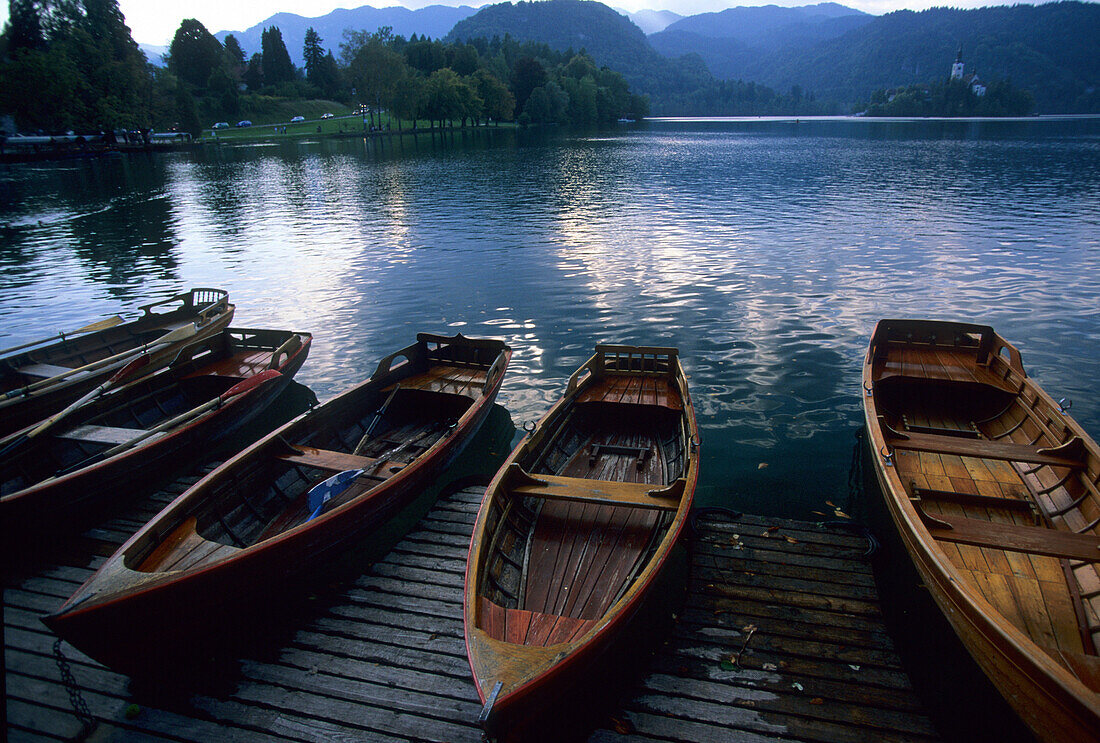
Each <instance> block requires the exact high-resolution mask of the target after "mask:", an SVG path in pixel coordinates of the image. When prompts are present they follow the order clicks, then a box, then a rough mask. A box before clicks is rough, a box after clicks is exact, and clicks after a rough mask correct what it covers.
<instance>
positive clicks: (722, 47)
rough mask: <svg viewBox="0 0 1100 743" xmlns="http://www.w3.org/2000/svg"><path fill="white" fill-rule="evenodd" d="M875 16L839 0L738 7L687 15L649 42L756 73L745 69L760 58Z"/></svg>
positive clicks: (715, 65)
mask: <svg viewBox="0 0 1100 743" xmlns="http://www.w3.org/2000/svg"><path fill="white" fill-rule="evenodd" d="M874 19H875V16H872V15H868V14H867V13H863V12H861V11H858V10H854V9H852V8H848V7H845V6H843V5H839V4H837V3H819V4H818V5H805V6H802V7H799V8H781V7H778V6H776V5H765V6H759V7H737V8H728V9H726V10H723V11H721V12H718V13H702V14H700V15H694V16H688V17H687V18H683V19H681V20H679V21H676V22H675V23H672V24H670V25H669V26H668V27H667V28H665V29H664V30H663V31H660V32H658V33H654V34H652V35H651V36H650V37H649V42H650V43H651V44H652V45H653V48H654V49H656V50H657V51H658V52H660V53H661V54H664V55H665V56H667V57H680V56H682V55H685V54H697V55H699V57H700V58H701V59H702V60H703V62H705V63H706V65H707V69H709V70H710V71H711V73H712V74H714V75H715V77H719V78H723V79H756V78H751V77H746V73H745V70H746V69H748V68H751V67H753V66H754V64H755V62H756V61H757V60H759V59H760V58H762V57H767V56H771V55H775V54H778V53H779V52H781V51H783V50H785V49H787V48H791V47H800V48H805V47H807V46H812V45H814V44H817V43H819V42H822V41H827V40H829V39H835V38H837V37H839V36H842V35H844V34H846V33H847V32H849V31H851V30H853V29H856V28H859V27H861V26H865V25H867V24H868V23H870V22H871V21H873V20H874Z"/></svg>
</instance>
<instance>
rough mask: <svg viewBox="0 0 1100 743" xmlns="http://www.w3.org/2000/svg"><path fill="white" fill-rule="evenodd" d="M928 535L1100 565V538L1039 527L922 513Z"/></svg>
mask: <svg viewBox="0 0 1100 743" xmlns="http://www.w3.org/2000/svg"><path fill="white" fill-rule="evenodd" d="M921 516H922V517H923V518H924V523H925V526H927V528H928V533H929V534H931V535H932V537H933V538H935V539H939V540H941V541H944V542H956V543H959V544H972V545H975V546H978V547H995V548H998V549H1004V550H1008V551H1010V552H1026V553H1028V554H1032V555H1049V556H1051V557H1061V558H1066V559H1069V560H1088V561H1090V562H1100V537H1098V536H1096V535H1095V534H1076V533H1074V532H1069V531H1059V530H1058V529H1048V528H1046V527H1042V526H1019V525H1017V524H1003V523H999V522H993V521H986V520H984V519H969V518H963V517H959V516H944V515H942V514H938V513H937V514H935V515H934V516H933V515H929V514H927V513H924V512H923V511H921Z"/></svg>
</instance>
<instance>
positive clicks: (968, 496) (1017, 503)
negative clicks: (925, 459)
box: [911, 487, 1038, 517]
mask: <svg viewBox="0 0 1100 743" xmlns="http://www.w3.org/2000/svg"><path fill="white" fill-rule="evenodd" d="M911 492H912V495H913V498H914V499H916V500H929V501H947V502H948V503H958V504H960V505H964V506H978V507H981V508H1005V509H1009V510H1013V511H1027V512H1029V513H1031V514H1034V515H1035V516H1036V517H1038V508H1036V506H1035V504H1034V503H1032V502H1031V501H1030V500H1028V499H1027V498H1009V497H999V496H993V495H978V494H975V493H956V492H954V491H949V490H932V489H929V488H918V487H913V488H912V491H911Z"/></svg>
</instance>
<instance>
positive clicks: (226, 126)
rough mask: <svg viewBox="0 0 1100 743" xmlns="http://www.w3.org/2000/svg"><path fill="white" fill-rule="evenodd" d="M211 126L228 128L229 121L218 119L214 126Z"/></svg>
mask: <svg viewBox="0 0 1100 743" xmlns="http://www.w3.org/2000/svg"><path fill="white" fill-rule="evenodd" d="M211 128H212V129H228V128H229V122H228V121H219V122H218V123H217V124H214V126H213V127H211Z"/></svg>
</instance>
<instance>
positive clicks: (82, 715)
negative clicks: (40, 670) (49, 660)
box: [53, 640, 99, 741]
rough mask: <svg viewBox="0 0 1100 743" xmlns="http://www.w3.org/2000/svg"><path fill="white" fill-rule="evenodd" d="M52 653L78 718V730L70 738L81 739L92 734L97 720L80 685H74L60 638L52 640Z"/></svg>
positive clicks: (97, 722) (74, 681)
mask: <svg viewBox="0 0 1100 743" xmlns="http://www.w3.org/2000/svg"><path fill="white" fill-rule="evenodd" d="M53 654H54V659H55V660H56V661H57V668H58V670H59V671H61V683H63V684H64V685H65V691H67V692H68V693H69V703H70V704H72V706H73V711H74V712H75V713H76V716H77V718H78V719H79V720H80V726H81V727H80V732H79V733H77V734H76V735H74V736H73V737H72V738H70V740H73V741H82V740H84V739H86V738H87V737H88V736H89V735H91V734H92V731H94V730H95V729H96V726H97V725H99V721H98V720H96V719H95V717H93V716H92V713H91V711H90V710H89V709H88V703H87V702H85V701H84V697H83V696H82V695H81V694H80V687H79V686H77V685H76V679H75V678H74V677H73V672H72V670H71V669H70V668H69V661H68V659H66V658H65V654H64V653H62V652H61V640H57V641H56V642H54V644H53Z"/></svg>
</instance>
